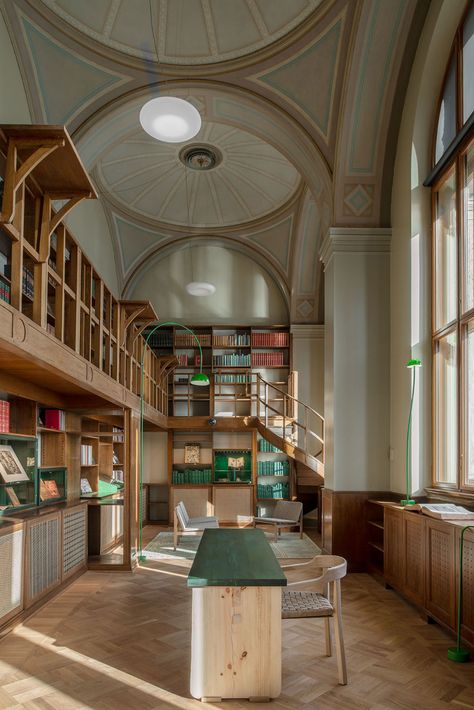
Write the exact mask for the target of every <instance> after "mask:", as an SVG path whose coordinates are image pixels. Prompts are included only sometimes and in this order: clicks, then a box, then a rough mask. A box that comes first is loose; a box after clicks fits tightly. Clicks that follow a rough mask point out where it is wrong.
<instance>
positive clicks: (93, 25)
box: [30, 0, 330, 69]
mask: <svg viewBox="0 0 474 710" xmlns="http://www.w3.org/2000/svg"><path fill="white" fill-rule="evenodd" d="M30 2H31V0H30ZM42 4H43V5H44V6H45V7H47V8H48V9H49V11H50V14H53V15H55V16H56V17H57V18H60V19H61V20H62V21H63V22H64V23H67V25H68V26H69V27H70V28H72V29H73V30H74V31H76V32H79V33H81V34H82V35H83V36H84V37H87V38H90V39H92V40H93V41H94V42H96V43H98V44H99V45H101V46H102V47H104V48H106V49H112V50H114V51H117V52H120V53H121V54H122V55H123V56H124V57H127V58H130V59H135V60H137V59H138V60H141V61H142V62H144V63H153V64H154V63H159V64H166V65H170V66H173V65H178V66H179V65H184V66H187V67H190V66H193V65H194V66H199V65H204V66H205V67H206V69H208V68H209V65H210V66H213V65H214V64H220V63H223V62H229V61H230V60H235V59H240V58H246V57H250V56H251V57H252V58H254V55H255V54H256V53H257V54H258V53H259V52H262V50H263V51H264V50H265V49H268V48H270V49H272V50H274V45H275V44H279V43H280V42H282V41H284V40H285V38H286V37H287V36H288V35H290V34H292V33H293V32H295V31H297V30H299V29H300V28H301V25H303V24H304V23H305V21H307V20H308V19H310V18H311V16H312V15H313V14H314V13H315V11H316V10H317V9H318V8H319V7H320V6H323V9H324V5H328V4H330V2H328V0H326V2H324V0H291V2H285V3H281V4H280V5H276V4H275V3H274V2H269V1H268V0H232V2H231V3H226V4H223V3H222V2H220V0H217V1H216V0H171V1H170V0H160V2H159V3H156V5H155V6H154V7H153V6H152V14H151V17H150V9H149V7H148V3H147V2H144V0H142V2H141V3H139V4H138V5H137V2H136V0H96V1H95V2H94V3H93V4H92V5H91V4H90V3H87V2H82V3H79V2H76V0H42ZM157 8H159V9H157ZM236 27H238V28H239V32H236V31H235V28H236ZM157 50H158V51H157Z"/></svg>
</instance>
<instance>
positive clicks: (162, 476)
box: [143, 431, 168, 483]
mask: <svg viewBox="0 0 474 710" xmlns="http://www.w3.org/2000/svg"><path fill="white" fill-rule="evenodd" d="M143 443H144V458H143V483H168V434H167V433H166V432H161V431H146V432H144V439H143Z"/></svg>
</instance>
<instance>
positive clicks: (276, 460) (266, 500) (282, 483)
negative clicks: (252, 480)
mask: <svg viewBox="0 0 474 710" xmlns="http://www.w3.org/2000/svg"><path fill="white" fill-rule="evenodd" d="M292 465H293V462H292V461H291V460H290V458H289V457H288V456H287V455H286V454H285V453H284V452H283V451H281V450H280V449H278V448H277V447H276V446H273V445H272V444H270V442H268V441H267V440H266V439H264V438H263V437H261V436H260V435H258V437H257V514H258V515H271V512H272V510H273V508H274V507H275V504H276V501H278V500H289V499H290V468H291V466H292Z"/></svg>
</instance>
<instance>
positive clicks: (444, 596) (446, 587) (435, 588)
mask: <svg viewBox="0 0 474 710" xmlns="http://www.w3.org/2000/svg"><path fill="white" fill-rule="evenodd" d="M451 546H452V542H451V540H450V538H449V536H448V535H447V534H446V533H444V532H441V531H440V530H431V569H430V572H431V601H432V602H433V603H434V604H436V606H439V607H441V608H442V609H447V608H448V607H449V600H450V592H451V585H450V568H451V565H452V556H451Z"/></svg>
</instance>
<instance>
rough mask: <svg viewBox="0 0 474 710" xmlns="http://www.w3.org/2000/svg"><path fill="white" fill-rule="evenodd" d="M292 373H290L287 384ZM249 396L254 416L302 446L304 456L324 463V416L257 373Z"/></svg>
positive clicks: (278, 433) (293, 442)
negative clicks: (254, 409) (253, 407)
mask: <svg viewBox="0 0 474 710" xmlns="http://www.w3.org/2000/svg"><path fill="white" fill-rule="evenodd" d="M292 376H293V373H291V374H290V377H289V383H290V384H291V380H292ZM252 377H253V378H255V386H254V388H253V392H252V397H253V398H254V401H255V406H256V416H257V417H258V418H259V419H260V421H261V422H262V423H263V425H264V426H265V427H266V428H267V429H271V430H272V431H273V432H274V433H276V434H277V435H278V436H279V437H280V438H281V439H283V440H284V441H285V442H287V443H288V444H290V445H291V446H294V447H296V448H298V449H300V450H302V451H303V452H304V454H305V456H307V457H312V458H314V459H317V460H318V461H319V462H320V463H322V464H324V417H322V416H321V415H320V414H319V413H318V412H317V411H316V410H315V409H313V408H312V407H309V406H308V405H307V404H305V403H304V402H301V400H299V399H298V398H297V397H295V396H293V395H292V394H289V393H288V392H285V391H284V390H283V389H281V388H280V387H278V386H277V385H275V384H272V383H271V382H267V381H266V380H264V379H263V377H261V375H259V374H258V373H255V374H253V375H252Z"/></svg>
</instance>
